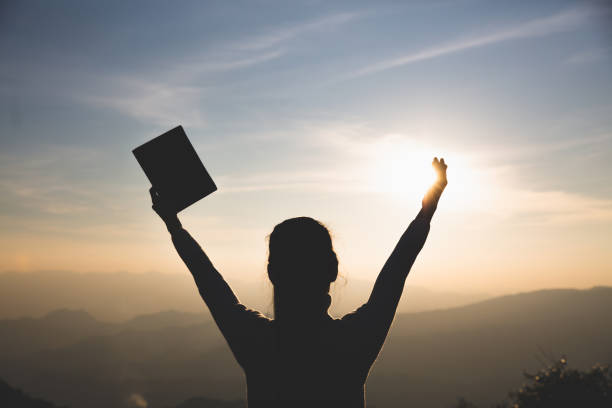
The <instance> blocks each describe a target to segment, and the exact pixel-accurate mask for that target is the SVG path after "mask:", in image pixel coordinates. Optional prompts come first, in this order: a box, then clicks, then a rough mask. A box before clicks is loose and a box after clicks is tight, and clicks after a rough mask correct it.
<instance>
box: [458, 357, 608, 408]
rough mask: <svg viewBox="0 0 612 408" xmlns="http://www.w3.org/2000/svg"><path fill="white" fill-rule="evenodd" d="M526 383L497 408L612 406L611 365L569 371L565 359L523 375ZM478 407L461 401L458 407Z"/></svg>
mask: <svg viewBox="0 0 612 408" xmlns="http://www.w3.org/2000/svg"><path fill="white" fill-rule="evenodd" d="M524 375H525V378H526V379H527V380H528V382H527V383H525V384H523V386H522V387H521V388H519V389H518V390H515V391H511V392H510V393H509V397H510V401H509V403H507V402H503V403H500V404H497V405H495V406H496V407H500V408H501V407H510V408H553V407H554V408H559V407H589V408H609V407H612V371H610V367H609V366H602V365H599V364H597V365H595V366H593V367H591V368H590V369H588V370H586V371H581V370H577V369H574V368H570V367H568V365H567V360H566V359H565V357H562V358H561V359H559V360H558V361H556V362H554V363H553V364H551V365H550V366H549V367H546V368H544V369H542V370H540V371H539V372H537V373H535V374H530V373H524ZM468 407H469V408H477V406H476V405H474V404H472V403H470V402H468V401H466V400H464V399H460V400H459V402H458V404H457V405H456V408H468Z"/></svg>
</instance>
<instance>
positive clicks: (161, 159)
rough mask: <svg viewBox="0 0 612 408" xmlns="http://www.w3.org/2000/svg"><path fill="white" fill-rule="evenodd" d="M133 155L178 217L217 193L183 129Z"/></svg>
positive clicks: (159, 139)
mask: <svg viewBox="0 0 612 408" xmlns="http://www.w3.org/2000/svg"><path fill="white" fill-rule="evenodd" d="M132 153H133V154H134V157H136V160H137V161H138V163H139V164H140V167H142V170H143V171H144V173H145V174H146V176H147V178H148V179H149V181H150V182H151V184H152V185H153V187H154V188H155V189H156V190H158V191H159V193H160V194H161V195H163V196H164V197H165V198H166V199H167V200H168V202H169V203H170V205H172V207H173V209H175V210H176V212H177V213H178V212H179V211H182V210H184V209H185V208H187V207H189V206H190V205H192V204H193V203H195V202H196V201H199V200H201V199H202V198H204V197H206V196H207V195H209V194H210V193H212V192H214V191H216V190H217V186H216V185H215V182H214V181H213V179H212V178H211V177H210V175H209V174H208V171H206V168H205V167H204V164H202V161H201V160H200V158H199V157H198V154H197V153H196V151H195V149H194V148H193V146H192V144H191V142H190V141H189V138H187V135H186V134H185V131H184V130H183V127H182V126H177V127H175V128H174V129H172V130H169V131H167V132H166V133H164V134H162V135H160V136H158V137H156V138H154V139H152V140H150V141H148V142H146V143H145V144H143V145H141V146H138V147H136V148H135V149H134V150H132Z"/></svg>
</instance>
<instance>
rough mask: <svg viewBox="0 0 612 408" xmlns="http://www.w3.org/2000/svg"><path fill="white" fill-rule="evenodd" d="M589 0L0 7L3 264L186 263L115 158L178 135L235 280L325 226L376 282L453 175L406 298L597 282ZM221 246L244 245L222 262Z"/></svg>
mask: <svg viewBox="0 0 612 408" xmlns="http://www.w3.org/2000/svg"><path fill="white" fill-rule="evenodd" d="M611 16H612V14H611V12H610V7H609V6H608V5H606V4H605V2H597V1H594V2H577V1H545V2H538V3H532V2H528V3H523V4H515V3H494V4H492V3H490V2H486V4H485V2H484V1H457V2H450V3H449V2H437V1H434V2H429V1H427V2H426V1H417V2H410V3H407V4H403V3H397V2H393V1H387V2H377V3H376V4H372V3H370V2H334V3H333V4H329V3H325V2H310V1H307V2H292V3H291V4H290V5H288V4H284V3H282V2H263V3H261V2H244V3H234V4H228V3H225V2H206V3H200V2H192V1H186V2H181V3H180V4H175V3H168V2H147V3H146V5H145V3H138V2H130V3H129V4H128V3H124V2H117V1H110V2H105V3H104V6H102V5H101V4H96V3H88V2H85V3H74V2H69V1H58V2H53V3H48V2H23V3H21V2H20V3H17V2H15V3H10V4H9V3H6V4H4V5H3V6H1V7H0V19H1V21H2V25H1V26H0V27H1V28H0V33H1V34H2V35H0V45H1V46H2V49H3V50H4V55H5V57H6V58H5V59H4V61H3V64H2V65H0V83H2V87H0V106H2V108H1V110H0V114H1V115H2V120H0V188H2V191H3V193H2V195H1V196H0V271H9V270H10V271H17V272H28V271H41V270H69V271H79V272H82V273H87V272H96V273H102V272H116V271H129V272H131V273H142V272H147V271H158V272H162V273H177V274H187V273H188V272H187V270H186V268H185V267H184V266H183V265H182V262H181V261H180V259H179V257H178V256H177V255H176V253H175V251H174V248H173V247H172V244H171V242H170V238H169V236H168V234H167V232H166V230H165V228H164V226H163V224H162V222H161V221H160V220H159V219H158V218H157V216H156V215H155V214H154V213H153V211H151V208H150V205H151V203H150V198H149V195H148V191H147V190H148V188H149V182H148V180H147V179H146V177H145V176H144V174H143V173H142V171H141V169H140V168H139V166H138V164H137V163H136V161H135V160H134V158H133V157H132V154H131V150H132V149H133V148H134V147H136V146H138V145H140V144H142V143H143V142H145V141H147V140H149V139H151V138H152V137H155V136H157V135H159V134H161V133H162V132H164V131H166V130H168V129H170V128H172V127H174V126H176V125H178V124H182V125H183V126H184V128H185V129H186V132H187V134H188V136H189V137H190V139H191V140H192V142H193V144H194V146H195V148H196V150H197V151H198V153H199V154H200V156H201V158H202V160H203V162H204V163H205V165H206V166H207V168H208V170H209V172H210V174H211V175H212V177H213V179H214V180H215V181H216V182H217V185H218V187H219V191H218V192H215V193H214V194H212V195H211V196H210V197H207V198H205V199H204V200H202V201H201V202H198V203H196V204H195V205H193V206H192V207H190V208H188V209H187V210H185V211H184V213H183V214H181V218H182V220H183V224H184V226H185V227H186V229H188V230H189V231H190V232H191V233H192V234H193V235H194V237H196V238H197V239H198V240H199V241H200V243H201V245H202V246H203V247H204V248H205V249H206V251H207V253H208V254H209V256H210V257H211V259H212V261H213V262H214V264H215V265H216V266H217V268H218V269H219V270H220V271H221V272H222V273H223V274H224V276H227V277H228V279H229V280H230V281H234V280H242V281H251V282H259V281H260V280H262V279H263V280H265V265H266V255H267V248H266V236H267V234H269V233H270V232H271V231H272V228H273V227H274V225H275V224H277V223H278V222H280V221H282V220H283V219H286V218H289V217H293V216H300V215H308V216H312V217H314V218H317V219H319V220H321V221H322V222H324V223H325V224H326V225H328V226H329V228H330V229H331V231H332V233H333V235H334V245H335V247H336V250H337V253H338V256H339V259H340V273H341V274H343V275H344V276H346V277H347V279H348V280H349V281H350V280H351V279H355V280H365V281H369V282H372V283H373V281H374V279H375V277H376V275H377V273H378V272H379V271H380V268H381V267H382V265H383V264H384V262H385V260H386V258H387V256H388V255H389V254H390V252H391V250H392V249H393V247H394V245H395V243H396V242H397V239H398V238H399V236H400V235H401V233H402V232H403V231H404V229H405V228H406V227H407V225H408V224H409V222H410V221H411V220H412V219H413V217H414V216H415V215H416V213H417V212H418V209H419V207H420V200H421V198H422V195H423V194H424V192H425V190H426V187H427V185H428V183H429V182H430V181H431V169H430V163H431V159H432V157H433V156H442V157H445V158H446V160H447V162H448V164H449V169H448V178H449V185H448V188H447V191H446V192H445V193H444V196H443V197H442V200H441V202H440V205H439V208H438V211H437V214H436V216H435V219H434V221H433V223H432V228H431V233H430V236H429V239H428V241H427V243H426V245H425V248H424V250H423V251H422V253H421V255H420V256H419V258H418V260H417V262H416V264H415V266H414V268H413V270H412V271H411V273H410V276H409V278H408V285H414V286H416V287H424V288H430V289H432V290H435V291H441V292H444V291H451V292H460V293H489V294H492V295H496V294H503V293H514V292H521V291H530V290H536V289H544V288H563V287H568V288H569V287H575V288H588V287H592V286H598V285H607V286H612V273H610V272H611V271H612V251H610V242H612V185H611V184H610V182H609V177H610V174H612V160H610V153H611V152H612V81H610V74H611V73H612V43H611V42H610V38H611V37H610V34H611V31H610V27H611V26H612V25H611V24H610V22H611V21H612V20H611V18H612V17H611ZM236 254H239V256H237V255H236Z"/></svg>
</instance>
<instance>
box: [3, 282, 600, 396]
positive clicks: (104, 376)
mask: <svg viewBox="0 0 612 408" xmlns="http://www.w3.org/2000/svg"><path fill="white" fill-rule="evenodd" d="M610 310H612V288H610V287H595V288H592V289H589V290H571V289H558V290H543V291H536V292H529V293H521V294H516V295H509V296H503V297H497V298H493V299H488V300H485V301H481V302H476V303H473V304H470V305H465V306H461V307H454V308H448V309H441V310H433V311H425V312H417V313H399V314H398V315H397V316H396V319H395V321H394V323H393V326H392V328H391V331H390V335H389V337H388V339H387V342H386V344H385V346H384V347H383V350H382V352H381V354H380V356H379V359H378V361H377V362H376V364H375V365H374V368H373V370H372V372H371V374H370V377H369V379H368V383H367V400H368V405H369V406H376V407H405V406H418V407H425V408H427V407H445V406H449V407H450V406H452V405H453V404H454V403H455V402H456V401H457V399H458V398H459V397H465V398H466V399H468V400H470V401H473V402H475V403H477V404H479V405H483V406H487V405H488V404H491V403H493V402H497V401H500V400H501V399H503V398H504V397H505V396H506V393H507V392H508V390H510V389H516V388H518V387H519V386H520V385H521V383H522V381H523V375H522V373H523V371H524V370H527V371H529V372H534V371H536V370H538V369H539V368H541V366H542V365H545V364H546V360H549V359H553V358H556V357H557V356H560V355H561V354H564V355H566V356H567V358H568V361H569V364H570V365H572V366H574V367H578V368H586V367H589V366H591V365H593V364H595V363H602V364H609V363H611V362H612V325H611V324H610V315H609V313H610ZM0 378H3V379H4V380H5V381H7V382H8V383H9V384H11V385H12V386H14V387H17V388H20V389H23V390H26V391H27V392H28V394H30V395H33V396H35V397H37V398H43V399H45V400H48V401H53V402H54V403H55V404H58V405H67V406H70V407H72V408H81V407H83V408H90V407H91V408H98V407H100V408H102V407H109V406H112V407H152V408H155V407H160V408H169V407H181V408H182V407H192V406H193V407H195V406H198V405H197V404H198V402H197V401H200V405H199V406H202V407H205V406H208V405H206V404H207V403H206V404H205V402H206V401H209V402H210V401H217V402H218V403H219V404H224V403H223V402H219V401H228V402H227V404H230V405H220V406H227V407H234V406H239V404H241V402H240V400H243V399H244V397H245V383H244V377H243V374H242V372H241V369H240V367H239V366H238V365H237V363H236V362H235V361H234V359H233V357H232V355H231V353H230V351H229V349H228V347H227V345H226V343H225V341H224V340H223V338H222V337H221V335H220V333H219V332H218V330H217V328H216V327H215V325H214V323H212V322H211V321H210V318H209V316H208V314H207V313H185V312H176V311H167V312H162V313H154V314H148V315H143V316H138V317H135V318H131V319H128V320H126V321H123V322H103V321H100V320H98V319H97V318H95V317H93V316H92V315H90V314H89V313H88V312H85V311H83V310H58V311H54V312H52V313H49V314H47V315H45V316H43V317H39V318H20V319H5V320H0ZM194 401H195V402H194ZM232 401H233V402H232ZM215 403H216V402H215ZM181 404H183V405H181ZM231 404H234V405H231Z"/></svg>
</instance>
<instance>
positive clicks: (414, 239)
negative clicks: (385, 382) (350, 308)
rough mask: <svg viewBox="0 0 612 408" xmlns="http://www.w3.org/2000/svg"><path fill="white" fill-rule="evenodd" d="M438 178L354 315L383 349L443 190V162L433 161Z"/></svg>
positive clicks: (444, 168)
mask: <svg viewBox="0 0 612 408" xmlns="http://www.w3.org/2000/svg"><path fill="white" fill-rule="evenodd" d="M432 165H433V167H434V169H435V170H436V171H437V173H438V178H437V180H436V181H435V182H434V184H433V185H432V186H431V188H430V189H429V191H428V192H427V193H426V194H425V197H424V198H423V202H422V208H421V211H420V212H419V213H418V215H417V216H416V218H415V219H414V220H413V221H412V222H411V223H410V225H409V226H408V228H407V229H406V231H405V232H404V233H403V234H402V237H401V238H400V240H399V242H398V243H397V245H396V246H395V249H394V250H393V252H392V253H391V256H389V259H387V262H385V265H384V266H383V268H382V270H381V271H380V273H379V275H378V278H377V279H376V283H375V284H374V288H373V289H372V293H371V295H370V298H369V299H368V302H367V303H366V304H365V305H364V306H363V307H362V308H361V309H360V310H358V311H357V314H360V313H363V314H364V315H366V316H367V318H366V321H367V322H368V323H367V324H368V325H369V326H371V329H372V331H371V333H372V334H373V335H374V337H376V339H375V340H376V341H377V342H378V343H380V345H382V342H384V339H385V337H386V335H387V332H388V330H389V327H390V326H391V322H392V321H393V317H394V315H395V311H396V309H397V305H398V303H399V300H400V297H401V296H402V291H403V290H404V283H405V281H406V277H407V276H408V272H410V268H411V267H412V264H413V263H414V261H415V259H416V257H417V255H418V254H419V252H420V251H421V248H423V245H424V244H425V240H426V239H427V235H428V233H429V222H430V221H431V218H432V216H433V214H434V212H435V211H436V208H437V205H438V200H439V199H440V196H441V195H442V191H444V188H445V187H446V184H447V180H446V167H447V166H446V164H445V163H444V159H441V160H438V158H434V160H433V163H432Z"/></svg>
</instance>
